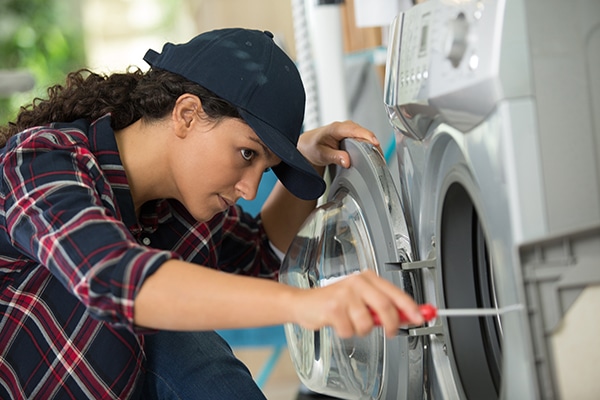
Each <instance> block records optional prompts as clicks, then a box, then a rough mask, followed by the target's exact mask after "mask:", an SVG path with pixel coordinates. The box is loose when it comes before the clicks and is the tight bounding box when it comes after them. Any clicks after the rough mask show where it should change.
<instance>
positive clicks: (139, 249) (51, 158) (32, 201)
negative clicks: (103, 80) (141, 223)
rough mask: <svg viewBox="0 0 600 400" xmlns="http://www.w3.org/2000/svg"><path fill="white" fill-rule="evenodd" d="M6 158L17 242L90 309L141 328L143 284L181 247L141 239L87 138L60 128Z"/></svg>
mask: <svg viewBox="0 0 600 400" xmlns="http://www.w3.org/2000/svg"><path fill="white" fill-rule="evenodd" d="M67 142H68V143H67ZM3 161H4V164H5V165H4V171H5V172H4V175H3V177H2V183H1V186H2V189H1V190H2V195H3V196H4V197H5V202H4V207H5V210H4V211H5V215H6V224H7V232H8V234H9V236H10V237H11V240H12V242H13V244H14V246H15V247H16V248H17V249H18V250H19V251H21V252H22V253H23V254H24V255H26V256H27V257H28V258H30V259H31V260H32V262H34V263H35V264H38V263H39V264H41V265H43V266H45V267H46V268H48V269H49V270H50V272H51V273H52V274H53V275H54V276H55V277H56V278H57V279H59V280H60V281H61V283H62V284H63V285H64V286H65V287H66V288H67V289H68V290H69V291H70V292H71V293H73V294H74V295H75V296H76V297H77V298H78V299H79V300H80V301H81V302H82V303H83V304H84V305H85V306H86V307H87V308H88V310H89V312H90V313H91V315H93V316H94V317H96V318H98V319H101V320H104V321H107V322H110V323H113V324H116V325H123V326H127V327H129V328H130V329H134V327H133V304H134V299H135V296H136V294H137V292H138V291H139V289H140V287H141V285H142V283H143V282H144V280H145V279H146V277H148V276H149V275H150V274H152V273H153V272H154V271H156V269H157V268H158V267H159V266H160V265H161V264H163V263H164V262H165V261H166V260H168V259H170V258H173V257H175V255H174V254H173V253H171V252H168V251H160V250H156V249H149V248H147V247H144V246H142V245H139V244H138V243H137V242H136V240H135V238H134V237H133V236H132V235H131V233H130V232H129V231H128V229H127V227H126V226H125V225H124V223H123V222H122V221H121V220H120V215H119V210H118V206H117V205H116V201H115V199H114V196H113V195H112V189H111V187H110V184H109V182H108V181H107V180H106V178H105V176H104V175H103V173H102V170H101V168H100V166H99V165H98V163H97V161H96V159H95V157H94V155H93V154H92V153H91V152H90V150H89V149H88V148H87V147H86V146H81V145H77V144H76V143H73V142H72V141H68V140H61V138H60V136H59V135H58V134H57V133H54V134H48V135H38V136H36V137H35V138H34V139H30V140H29V141H28V142H27V143H25V144H21V145H20V146H19V147H18V148H16V149H13V150H11V151H10V152H8V153H6V154H5V156H4V160H3Z"/></svg>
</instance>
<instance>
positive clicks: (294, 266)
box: [280, 189, 384, 399]
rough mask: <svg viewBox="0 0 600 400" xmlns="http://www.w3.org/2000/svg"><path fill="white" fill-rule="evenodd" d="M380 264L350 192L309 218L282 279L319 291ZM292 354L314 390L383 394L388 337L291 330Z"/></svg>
mask: <svg viewBox="0 0 600 400" xmlns="http://www.w3.org/2000/svg"><path fill="white" fill-rule="evenodd" d="M375 266H376V261H375V253H374V249H373V247H372V245H371V238H370V236H369V232H368V230H367V227H366V224H365V220H364V216H363V213H362V211H361V209H360V207H359V206H358V204H357V202H356V201H355V200H354V199H353V198H352V196H351V195H349V194H348V192H347V191H346V190H343V189H340V190H339V191H338V192H337V193H336V195H335V196H334V197H333V199H332V200H331V201H330V202H328V203H326V204H324V205H323V206H321V207H319V208H317V209H316V210H315V211H313V213H312V214H311V215H310V216H309V218H308V219H307V220H306V222H305V223H304V225H303V226H302V228H301V230H300V232H299V233H298V235H297V236H296V239H295V240H294V242H293V243H292V245H291V247H290V249H289V250H288V252H287V254H286V257H285V259H284V261H283V265H282V269H281V273H280V281H281V282H282V283H285V284H288V285H292V286H295V287H300V288H319V287H324V286H327V285H330V284H333V283H335V282H337V281H339V280H341V279H344V278H345V277H347V276H349V275H351V274H354V273H357V272H359V271H363V270H366V269H371V270H375ZM285 331H286V337H287V341H288V346H289V348H290V355H291V358H292V361H293V363H294V365H295V367H296V371H297V372H298V375H299V376H300V379H301V381H302V382H303V383H304V384H305V385H306V386H307V387H308V388H309V389H311V390H313V391H315V392H319V393H324V394H329V395H332V396H336V397H341V398H344V399H363V398H377V397H378V396H379V392H380V390H381V383H382V382H381V377H382V370H383V367H384V365H383V362H384V360H383V354H384V335H383V331H382V329H381V328H376V329H374V330H373V331H372V332H371V333H370V334H369V335H367V336H365V337H352V338H350V339H341V338H339V337H338V336H337V335H336V334H335V332H334V331H333V329H331V328H328V327H326V328H323V329H320V330H318V331H312V330H308V329H305V328H303V327H301V326H298V325H295V324H287V325H286V327H285Z"/></svg>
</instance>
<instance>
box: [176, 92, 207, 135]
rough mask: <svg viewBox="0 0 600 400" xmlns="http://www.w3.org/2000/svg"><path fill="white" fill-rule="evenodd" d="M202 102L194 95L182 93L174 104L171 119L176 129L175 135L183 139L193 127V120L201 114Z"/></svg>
mask: <svg viewBox="0 0 600 400" xmlns="http://www.w3.org/2000/svg"><path fill="white" fill-rule="evenodd" d="M203 112H204V110H203V109H202V102H201V101H200V98H199V97H198V96H196V95H193V94H190V93H184V94H182V95H181V96H179V98H178V99H177V101H176V102H175V107H173V112H172V114H171V118H172V120H173V123H174V124H175V127H176V130H175V131H176V134H177V136H180V137H185V136H186V135H187V134H188V132H189V131H191V129H192V127H193V125H194V124H193V122H194V120H195V119H198V118H200V115H199V114H200V113H203Z"/></svg>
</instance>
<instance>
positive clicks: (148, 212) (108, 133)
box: [88, 114, 172, 234]
mask: <svg viewBox="0 0 600 400" xmlns="http://www.w3.org/2000/svg"><path fill="white" fill-rule="evenodd" d="M110 122H111V118H110V114H107V115H105V116H103V117H101V118H99V119H97V120H96V121H94V122H93V123H92V124H91V125H90V127H89V129H88V137H89V140H90V148H91V150H92V152H93V153H94V154H95V155H96V158H97V159H98V162H99V163H100V166H101V168H102V170H103V171H104V173H105V174H106V176H107V179H108V181H109V182H110V185H111V186H112V189H113V192H114V193H115V197H116V199H117V202H118V203H119V208H120V209H121V218H122V219H123V222H124V223H125V224H126V226H127V227H128V228H129V229H130V230H131V231H132V233H134V234H136V233H140V232H141V231H145V232H154V231H155V230H156V229H157V227H158V224H159V223H160V222H164V221H165V220H168V219H169V218H170V217H171V215H172V214H171V208H170V207H169V205H168V202H167V201H166V200H157V201H152V202H148V203H146V204H145V205H144V206H143V207H142V210H141V215H140V222H141V225H140V223H138V219H137V216H136V214H135V207H134V204H133V199H132V197H131V191H130V188H129V183H128V181H127V176H126V175H125V169H124V168H123V163H122V162H121V157H120V156H119V149H118V147H117V141H116V139H115V134H114V131H113V129H112V127H111V126H110Z"/></svg>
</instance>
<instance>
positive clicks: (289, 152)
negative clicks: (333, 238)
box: [238, 108, 326, 200]
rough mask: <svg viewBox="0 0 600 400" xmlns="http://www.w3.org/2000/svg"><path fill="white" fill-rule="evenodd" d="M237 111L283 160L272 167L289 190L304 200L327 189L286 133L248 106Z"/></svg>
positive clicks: (316, 195) (313, 197) (314, 197)
mask: <svg viewBox="0 0 600 400" xmlns="http://www.w3.org/2000/svg"><path fill="white" fill-rule="evenodd" d="M238 111H239V113H240V115H241V117H242V118H243V119H244V121H246V123H247V124H248V125H249V126H250V127H251V128H252V129H253V130H254V132H256V135H257V136H258V137H259V138H260V140H262V141H263V143H264V144H265V145H266V146H267V147H268V148H269V149H270V150H271V151H272V152H273V153H275V155H276V156H277V157H279V158H280V159H281V161H282V162H281V163H280V164H278V165H276V166H275V167H273V168H272V169H273V172H274V173H275V175H276V176H277V178H278V179H279V180H280V181H281V183H282V184H283V186H285V187H286V189H287V190H289V191H290V192H291V193H292V194H293V195H294V196H296V197H298V198H300V199H303V200H314V199H317V198H318V197H320V196H321V195H322V194H323V193H324V192H325V188H326V184H325V181H324V180H323V178H322V177H321V176H320V175H319V174H318V173H317V171H315V169H314V168H313V166H312V165H311V164H310V163H309V162H308V161H307V160H306V158H304V156H303V155H302V154H301V153H300V152H299V151H298V149H297V148H296V145H295V144H294V143H292V142H290V141H289V140H288V138H287V137H286V135H284V134H282V133H279V131H277V129H275V128H273V127H272V126H271V125H269V124H267V123H265V122H264V121H262V120H261V119H259V118H257V117H256V116H254V115H252V114H250V113H249V112H247V111H246V110H244V109H242V108H240V109H238Z"/></svg>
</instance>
